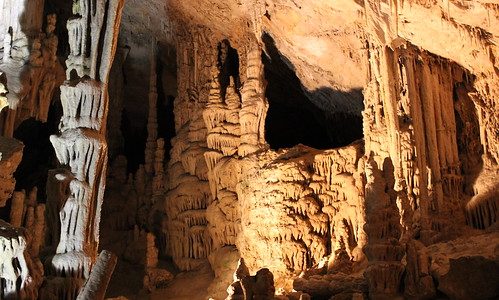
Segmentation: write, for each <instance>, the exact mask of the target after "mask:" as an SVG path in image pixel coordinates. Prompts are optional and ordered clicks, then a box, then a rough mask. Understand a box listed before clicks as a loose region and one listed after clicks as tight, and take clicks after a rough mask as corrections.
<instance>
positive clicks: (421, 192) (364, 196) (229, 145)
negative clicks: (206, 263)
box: [165, 1, 498, 296]
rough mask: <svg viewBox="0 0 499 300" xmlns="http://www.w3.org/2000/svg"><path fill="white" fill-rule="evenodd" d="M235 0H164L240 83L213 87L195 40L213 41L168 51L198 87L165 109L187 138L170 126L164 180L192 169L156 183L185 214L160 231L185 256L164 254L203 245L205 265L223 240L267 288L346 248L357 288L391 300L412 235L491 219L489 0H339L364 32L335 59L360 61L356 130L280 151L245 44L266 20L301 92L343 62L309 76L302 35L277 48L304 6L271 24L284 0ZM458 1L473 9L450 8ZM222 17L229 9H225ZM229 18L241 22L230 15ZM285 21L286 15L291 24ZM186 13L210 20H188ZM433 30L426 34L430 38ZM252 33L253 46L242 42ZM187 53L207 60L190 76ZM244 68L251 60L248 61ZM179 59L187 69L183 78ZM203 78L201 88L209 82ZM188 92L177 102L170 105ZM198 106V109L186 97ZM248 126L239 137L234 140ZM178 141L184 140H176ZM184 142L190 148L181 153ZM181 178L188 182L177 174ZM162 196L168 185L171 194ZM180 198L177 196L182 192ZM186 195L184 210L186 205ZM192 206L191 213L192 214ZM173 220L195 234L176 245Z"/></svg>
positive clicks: (455, 231) (493, 80)
mask: <svg viewBox="0 0 499 300" xmlns="http://www.w3.org/2000/svg"><path fill="white" fill-rule="evenodd" d="M244 5H245V4H242V7H239V8H238V9H234V8H233V7H231V4H226V5H225V6H222V7H219V8H220V10H218V11H217V13H216V14H215V15H213V12H209V11H206V10H205V8H206V7H205V6H203V5H202V4H201V5H199V6H197V7H191V6H190V5H189V4H187V3H182V4H178V5H172V8H171V9H172V11H173V12H175V13H177V14H178V15H181V16H184V15H187V16H189V17H192V18H193V19H194V21H185V19H183V20H182V19H181V20H180V23H181V24H183V25H184V26H185V24H187V23H188V24H191V22H192V23H194V24H197V26H193V27H194V28H196V29H195V30H194V29H192V28H189V27H187V28H189V29H187V31H188V32H189V33H188V35H189V36H193V35H198V34H199V31H198V30H199V28H204V29H203V30H206V31H207V32H209V33H208V34H209V36H210V37H219V38H218V42H220V41H222V40H224V39H228V41H230V44H231V46H232V47H233V48H234V49H236V50H237V51H238V54H239V61H240V62H241V63H240V72H239V75H240V76H241V78H232V82H231V84H230V85H229V86H228V87H227V90H226V91H224V87H221V84H220V82H218V80H217V79H218V78H219V76H218V73H219V72H222V71H223V70H222V69H221V68H220V66H219V68H214V66H215V63H214V62H213V61H215V59H216V55H217V54H216V53H215V52H216V50H217V49H216V45H215V41H217V39H216V38H212V39H211V40H212V44H211V45H210V46H207V47H211V50H197V49H199V48H201V47H199V44H197V43H193V44H192V45H191V46H190V48H189V51H185V50H184V51H181V52H179V55H178V57H179V58H180V59H181V60H182V61H183V62H186V61H187V62H188V63H183V64H182V61H181V62H179V65H178V74H181V75H179V77H178V82H179V83H181V84H182V82H194V85H196V83H195V82H196V81H197V82H199V79H196V78H200V77H202V76H205V77H203V78H205V79H204V80H203V81H202V82H204V83H198V84H197V86H198V87H197V88H192V87H191V89H190V90H189V89H186V90H183V89H182V88H180V89H179V98H177V100H178V99H180V102H176V104H175V110H176V123H177V124H189V132H190V133H191V135H190V136H189V137H188V138H185V135H186V133H184V131H183V130H186V129H181V130H180V131H178V126H177V133H178V135H177V137H176V138H175V139H174V141H173V145H174V146H173V147H174V149H180V148H181V149H185V150H183V152H184V153H183V154H179V153H180V152H172V157H179V156H180V157H184V158H183V159H182V158H180V159H179V160H181V161H183V162H184V163H183V164H182V167H180V166H181V164H180V163H176V164H172V163H170V166H169V168H170V170H171V172H170V175H169V176H170V178H179V176H178V174H180V173H184V174H185V173H186V170H187V169H190V171H189V173H190V174H191V176H192V175H196V176H195V177H196V178H193V177H190V176H189V178H190V179H189V185H188V186H189V188H188V187H187V186H185V187H182V188H178V186H179V185H178V183H177V184H174V185H173V186H177V188H174V189H172V188H171V186H170V189H172V191H173V192H170V193H169V194H168V195H167V197H166V202H165V206H166V211H167V215H174V216H176V215H180V213H179V212H180V210H178V208H177V207H179V206H182V205H185V206H184V209H187V211H189V210H190V212H188V213H186V214H184V215H185V216H187V215H190V216H189V217H186V219H185V222H183V223H182V224H183V225H182V226H183V228H184V229H181V230H180V229H179V228H176V229H174V230H173V232H178V233H179V235H180V236H182V237H181V238H180V239H181V240H183V242H182V243H178V244H177V241H180V240H179V238H177V239H175V238H174V236H173V235H175V234H174V233H172V232H171V229H173V227H170V229H169V231H168V234H169V235H170V239H169V243H171V244H174V245H175V247H181V249H185V251H187V252H184V253H183V254H182V252H181V251H178V250H177V252H176V254H174V257H189V258H190V259H192V258H194V257H196V259H203V258H206V257H210V255H211V258H210V261H216V259H215V258H213V257H214V256H216V255H219V254H218V253H226V252H224V251H223V250H222V249H223V248H224V247H233V246H236V248H235V249H237V251H238V252H239V255H241V257H243V258H244V259H245V262H246V264H247V265H248V267H249V268H250V270H252V271H255V272H256V271H257V270H258V269H259V268H261V267H269V268H270V269H271V271H272V272H274V274H275V276H276V285H277V286H281V287H287V288H290V281H289V280H288V281H287V279H289V278H292V277H293V276H297V275H298V274H299V273H300V272H301V271H303V270H305V269H310V268H312V267H314V266H317V265H321V263H320V262H321V258H323V257H329V262H328V264H327V265H328V267H329V269H331V270H333V269H334V268H335V265H336V266H338V264H339V263H340V261H341V257H342V255H343V254H344V253H346V255H347V257H349V259H350V260H351V261H352V262H353V263H354V265H356V266H357V267H359V268H361V269H364V270H366V280H367V282H368V285H369V288H370V293H372V294H373V295H376V294H379V295H392V296H393V295H396V294H398V293H400V292H401V290H400V286H401V284H403V276H404V274H405V273H404V270H405V266H404V265H403V262H402V257H403V256H404V255H405V253H406V252H405V251H406V250H405V247H406V245H408V244H410V243H411V241H413V240H417V241H421V242H423V243H424V244H432V243H435V242H439V241H445V240H448V239H451V238H454V237H456V236H457V235H459V234H460V233H461V232H462V230H463V229H464V228H466V226H467V225H468V226H470V227H474V228H486V227H488V226H490V225H491V224H493V223H494V222H495V221H494V220H497V209H496V208H497V204H496V202H495V201H496V200H494V199H496V198H495V196H494V195H496V191H497V181H496V180H495V179H494V178H495V177H496V174H497V171H498V168H497V158H496V157H497V150H496V149H495V146H494V145H496V144H495V139H496V137H497V134H494V132H495V131H494V130H495V129H493V128H495V124H496V122H497V111H496V110H495V109H494V107H496V106H497V104H496V100H495V99H496V98H497V96H496V94H495V90H494V88H493V86H495V85H496V84H497V75H496V72H497V66H496V64H497V62H496V59H495V55H494V53H496V51H497V50H496V47H495V46H494V45H493V43H492V42H491V41H492V40H493V39H494V28H493V24H495V22H496V21H497V19H494V18H489V17H487V18H489V19H486V20H485V15H484V13H485V11H487V10H492V11H496V8H494V7H493V5H492V6H491V5H489V4H487V3H482V2H480V3H475V4H470V5H469V6H465V7H461V6H459V5H458V4H457V3H454V2H452V1H450V2H449V5H448V7H447V8H445V6H444V5H442V4H441V3H426V2H425V3H419V2H413V1H409V2H408V1H395V2H393V1H392V2H386V1H366V2H364V3H363V4H359V6H358V7H357V6H356V5H353V7H355V8H356V9H353V8H352V6H344V7H342V9H343V10H345V9H347V8H352V11H354V12H355V14H354V15H355V16H356V18H360V19H364V20H366V22H367V23H366V24H367V27H366V28H365V30H363V32H362V34H359V37H360V40H361V41H364V43H365V44H364V46H361V45H359V46H358V47H359V48H362V49H361V51H359V52H358V54H359V55H360V56H359V59H358V60H357V59H355V58H354V59H352V57H350V60H349V61H350V63H352V61H353V62H358V64H359V66H360V67H357V68H355V71H356V72H355V75H356V78H355V80H353V81H355V82H356V83H358V86H361V87H363V88H364V91H363V94H364V107H365V109H364V111H363V113H362V115H363V132H364V140H363V141H360V142H358V143H354V144H352V145H350V146H346V147H343V148H340V149H335V150H325V151H318V150H313V149H310V148H307V147H292V148H291V149H285V150H281V151H275V150H270V149H269V148H268V146H267V145H266V142H265V140H264V139H262V137H264V132H265V127H264V126H261V125H262V123H261V120H265V117H266V111H267V108H266V107H267V105H268V104H267V101H266V99H265V96H264V93H263V94H262V92H263V91H264V88H265V84H266V83H265V80H264V78H263V77H262V74H261V68H262V66H261V60H260V59H259V58H257V54H256V53H257V52H258V51H256V50H254V48H255V47H257V48H258V47H262V49H263V50H264V51H265V47H264V45H263V44H264V43H263V42H261V40H260V39H261V37H262V33H263V32H267V31H268V32H269V33H270V34H271V35H272V37H273V38H275V41H276V45H277V47H278V48H279V50H280V51H281V55H283V56H286V57H287V58H288V59H289V60H290V61H291V62H292V63H293V65H294V66H295V68H296V69H295V70H296V74H297V75H298V77H299V78H300V79H301V80H302V82H303V85H304V87H310V86H315V87H317V82H318V81H314V72H321V71H324V68H332V69H334V70H335V72H333V73H335V74H345V72H351V70H348V71H345V69H348V68H345V66H341V68H338V66H335V65H334V62H331V60H329V61H327V62H325V63H324V64H319V65H320V67H319V69H320V68H322V70H317V68H313V69H314V70H313V71H312V70H311V69H310V68H309V67H307V66H306V65H304V64H303V61H300V59H298V58H297V56H299V55H302V54H303V53H304V52H303V51H304V50H303V48H302V47H306V45H307V43H306V42H304V43H302V42H300V43H294V44H293V43H290V39H292V38H296V36H290V35H293V34H294V33H295V32H294V31H293V30H294V29H293V28H298V26H297V25H296V24H297V23H299V22H301V18H305V17H303V15H305V16H306V15H307V12H308V9H310V7H313V6H314V4H311V5H310V6H308V7H307V5H305V4H303V7H300V8H299V9H302V8H303V11H302V12H303V15H302V16H301V17H300V16H297V15H293V14H291V15H290V14H289V13H290V11H292V10H294V9H298V8H293V7H289V6H286V7H285V9H284V11H286V12H287V13H288V15H286V18H285V19H284V17H282V18H279V14H280V12H279V11H278V9H277V8H278V7H279V8H283V7H284V6H285V5H283V6H280V4H279V3H274V4H273V5H268V9H263V8H261V7H260V6H258V3H256V6H255V8H252V9H249V11H251V12H252V13H254V14H258V13H259V12H260V13H261V18H258V17H257V18H254V17H253V15H252V17H250V18H246V17H245V15H244V12H245V11H246V10H245V9H246V8H245V7H244ZM290 6H293V5H290ZM297 6H299V5H298V4H297ZM259 9H260V10H259ZM273 9H275V10H273ZM446 9H447V10H446ZM463 11H473V12H476V13H477V14H479V16H476V17H473V18H469V19H464V17H463ZM229 12H233V13H235V15H236V16H237V17H234V18H227V17H226V16H227V14H228V13H229ZM439 13H440V14H442V15H443V16H444V17H443V19H442V20H440V17H438V19H437V15H438V14H439ZM275 15H277V16H275ZM319 15H320V16H322V14H319ZM423 15H424V16H425V17H426V18H428V20H429V21H428V22H427V23H425V24H422V23H421V20H423V19H424V18H423V17H421V16H423ZM290 16H291V17H290ZM418 16H419V17H418ZM239 17H240V18H239ZM480 18H481V19H480ZM241 19H244V20H246V21H247V25H248V26H238V24H239V22H241ZM492 19H494V20H492ZM290 20H292V21H294V22H296V23H295V24H289V22H291V21H290ZM356 20H357V19H356ZM437 20H438V22H440V23H438V25H437V24H436V23H437ZM283 23H286V24H283ZM200 24H201V25H204V26H206V27H209V28H210V29H206V27H203V26H202V27H199V25H200ZM226 24H232V26H230V28H232V29H233V30H232V31H231V32H228V31H227V30H226V29H225V28H226V27H224V26H223V25H226ZM442 24H443V25H442ZM329 25H331V24H330V23H329ZM294 26H296V27H294ZM322 26H326V25H322ZM352 26H353V25H352ZM439 26H443V28H444V29H442V27H439ZM472 26H475V27H472ZM353 27H355V26H353ZM311 28H314V27H313V26H312V27H311ZM287 29H290V30H287ZM309 30H310V29H309ZM343 30H344V32H342V33H341V34H338V35H337V36H336V37H332V38H331V39H332V40H334V39H335V38H337V39H342V41H343V42H344V43H348V42H349V40H348V39H349V38H351V37H350V36H348V37H347V38H345V36H343V35H342V34H345V33H350V34H351V31H349V30H353V29H352V28H350V27H349V28H347V29H345V28H343ZM192 32H196V33H195V34H193V33H192ZM485 32H487V33H485ZM203 34H207V33H203ZM432 35H433V36H434V37H433V38H431V39H430V38H428V36H432ZM255 36H256V38H255ZM329 37H330V36H329ZM433 39H437V40H438V42H437V43H433V44H431V43H429V41H431V40H433ZM255 42H256V43H255ZM253 43H255V45H258V44H260V45H262V46H252V45H253ZM444 43H445V46H444ZM290 44H293V51H294V52H295V53H293V54H291V51H290V48H289V47H290ZM350 46H351V45H350ZM182 47H184V46H182ZM252 48H253V50H252ZM318 48H319V49H320V47H318ZM178 49H179V48H178ZM178 49H177V50H178ZM180 49H182V48H180ZM325 49H328V50H331V51H332V49H331V48H328V47H325ZM449 49H466V50H465V51H457V50H456V51H452V50H449ZM204 51H206V52H204ZM181 53H184V54H181ZM331 53H333V52H331ZM363 59H365V61H366V63H365V64H363V63H362V61H363ZM198 60H204V61H205V66H204V67H202V68H201V69H200V70H199V71H196V70H197V68H199V65H198ZM206 61H212V63H206ZM258 68H260V71H258V72H257V71H255V70H256V69H258ZM185 69H189V70H190V71H189V73H188V74H186V73H187V72H186V71H185ZM364 70H365V73H364ZM325 73H327V72H325ZM200 74H205V75H200ZM209 74H211V77H210V75H209ZM258 74H259V75H258ZM322 74H324V73H322ZM347 74H350V73H347ZM355 75H352V76H353V77H355ZM364 76H366V77H364ZM333 77H334V75H333ZM186 78H189V79H188V80H186ZM347 78H349V77H348V76H345V77H344V78H343V80H347ZM350 78H351V77H350ZM365 78H367V79H365ZM315 79H317V78H315ZM327 79H328V80H329V82H328V84H327V86H329V87H332V88H333V89H339V90H342V89H344V88H345V87H348V88H353V87H355V86H357V85H356V84H352V81H350V82H349V83H350V84H346V83H345V81H342V79H338V78H334V79H332V77H327ZM364 80H367V83H366V84H365V85H364V84H363V83H362V82H363V81H364ZM239 82H240V86H241V88H240V89H238V88H237V86H238V84H239ZM252 82H255V83H256V85H257V86H258V89H256V91H258V92H257V94H258V96H257V97H256V98H255V102H256V103H258V104H257V106H260V107H259V108H257V107H254V108H253V111H252V112H251V115H252V118H255V119H254V120H251V121H249V119H245V118H246V116H247V113H246V109H245V107H246V106H245V105H246V103H248V101H247V99H245V92H246V91H248V89H247V87H248V84H251V83H252ZM201 86H203V87H204V88H205V89H208V88H207V87H208V86H211V88H210V89H209V93H208V91H207V90H206V91H203V88H201ZM319 86H320V84H319ZM199 89H201V92H198V91H199ZM188 97H191V98H190V99H191V102H190V103H189V104H188V102H186V101H185V100H183V99H187V98H188ZM463 99H467V100H463ZM177 100H176V101H177ZM312 100H313V99H312ZM329 101H333V102H334V101H340V102H339V103H342V104H341V105H348V104H345V103H350V105H354V103H355V101H354V100H353V99H352V98H348V97H345V98H342V99H341V100H338V99H330V100H329ZM341 101H343V102H341ZM463 101H466V103H468V104H466V108H463V105H464V104H460V103H461V102H463ZM198 102H201V103H205V105H197V104H196V103H198ZM460 105H461V108H460ZM333 107H334V105H333ZM198 114H202V115H203V117H204V123H200V124H199V125H194V124H197V122H200V121H199V119H198V118H199V115H198ZM186 115H190V116H191V117H190V118H189V119H190V122H186V121H182V120H185V119H184V118H185V117H184V116H186ZM179 119H180V120H179ZM464 119H465V120H466V121H463V120H464ZM257 124H258V125H257ZM193 126H196V127H193ZM251 127H253V129H251V134H249V135H245V130H247V129H248V128H251ZM200 129H202V131H200ZM186 131H187V130H186ZM193 131H194V132H195V133H194V132H193ZM201 132H202V133H201ZM478 132H480V141H479V143H480V144H481V148H482V149H481V150H480V149H479V148H480V147H478V145H477V143H478V140H477V139H476V138H472V137H471V136H472V135H473V134H476V133H478ZM179 133H180V134H179ZM182 137H184V138H182ZM189 138H190V139H194V140H195V142H193V141H191V142H188V139H189ZM462 140H466V141H468V142H467V145H468V146H469V147H474V149H476V150H477V151H476V152H474V154H471V153H469V152H466V151H465V150H463V149H464V148H463V146H462V143H463V142H462ZM247 141H250V142H249V143H247ZM245 143H247V144H249V145H245ZM180 145H182V146H180ZM194 145H199V146H195V147H196V148H193V147H194ZM194 149H195V150H194ZM246 149H250V150H246ZM177 151H179V150H177ZM194 151H196V152H195V153H196V154H194ZM331 151H333V152H331ZM482 152H483V155H482ZM187 153H192V154H189V155H187ZM203 156H204V158H205V159H206V160H205V161H203V160H202V157H203ZM187 157H189V159H190V162H188V161H187ZM173 161H175V160H173ZM471 161H472V162H474V164H478V165H481V164H483V168H479V167H478V168H470V167H469V165H470V162H471ZM466 165H467V166H468V167H464V166H466ZM201 170H202V171H201ZM196 173H197V174H196ZM183 178H185V180H186V181H187V177H185V176H184V177H183ZM201 182H202V183H201ZM180 190H183V191H184V192H183V193H180V192H179V191H180ZM192 193H194V194H195V195H197V196H194V195H193V194H192ZM172 195H175V196H174V197H173V198H171V197H172ZM184 196H188V198H187V197H186V198H185V199H184V200H181V199H182V198H181V197H184ZM173 199H175V200H173ZM194 199H196V201H197V202H198V204H197V205H196V206H193V205H192V204H191V203H192V201H193V200H194ZM171 207H175V209H176V210H175V211H172V210H171V209H172V208H171ZM195 213H196V214H198V215H197V216H194V214H195ZM179 224H180V222H179ZM184 224H191V225H188V226H187V227H189V226H190V227H191V228H196V229H198V230H199V231H198V234H199V236H197V237H196V238H194V237H193V238H192V239H191V240H190V241H189V242H188V241H187V239H186V238H185V235H184V233H185V232H187V231H186V227H185V226H186V225H184ZM194 224H196V225H194ZM295 228H299V230H297V231H295V230H294V229H295ZM465 231H466V230H465ZM192 232H193V231H192ZM201 232H203V233H202V234H201ZM466 232H467V231H466ZM199 241H203V247H202V248H201V250H198V251H196V250H194V251H192V252H190V251H191V250H189V249H195V248H196V247H195V246H194V245H195V244H196V243H198V242H199ZM180 245H183V246H180ZM226 249H228V248H226ZM230 249H234V248H230ZM186 253H189V254H188V255H186ZM193 253H195V254H193ZM210 253H211V254H210ZM366 262H367V264H365V263H366ZM322 265H324V263H322ZM362 266H363V267H362ZM183 268H185V269H189V268H191V267H190V266H189V267H186V266H184V267H183ZM414 276H416V277H417V276H420V277H417V278H423V277H424V276H427V275H424V274H423V275H421V274H415V275H414ZM426 279H427V278H426ZM426 279H425V280H426ZM428 289H429V290H431V289H432V288H431V287H428ZM412 292H413V293H423V292H424V291H421V290H419V291H412ZM425 292H428V291H425Z"/></svg>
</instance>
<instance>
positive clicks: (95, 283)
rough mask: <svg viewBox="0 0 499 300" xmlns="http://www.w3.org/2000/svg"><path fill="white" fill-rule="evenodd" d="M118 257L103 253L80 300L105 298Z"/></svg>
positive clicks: (81, 292)
mask: <svg viewBox="0 0 499 300" xmlns="http://www.w3.org/2000/svg"><path fill="white" fill-rule="evenodd" d="M116 261H117V257H116V255H114V254H112V253H111V252H108V251H106V250H104V251H102V252H101V253H100V254H99V257H98V258H97V262H96V263H95V266H94V267H93V269H92V272H91V273H90V276H89V278H88V279H87V281H86V282H85V284H84V285H83V287H82V289H81V291H80V293H79V294H78V297H76V299H78V300H90V299H92V300H93V299H95V300H102V299H104V298H105V295H106V289H107V285H108V284H109V281H110V280H111V275H112V274H113V271H114V267H115V266H116Z"/></svg>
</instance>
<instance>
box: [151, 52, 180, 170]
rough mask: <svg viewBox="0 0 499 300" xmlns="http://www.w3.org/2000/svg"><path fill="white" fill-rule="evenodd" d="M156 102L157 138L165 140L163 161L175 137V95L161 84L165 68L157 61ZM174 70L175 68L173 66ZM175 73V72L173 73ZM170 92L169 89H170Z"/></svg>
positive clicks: (168, 157)
mask: <svg viewBox="0 0 499 300" xmlns="http://www.w3.org/2000/svg"><path fill="white" fill-rule="evenodd" d="M157 65H158V72H157V74H158V83H160V84H158V89H157V90H158V102H157V108H156V114H157V119H158V139H159V138H162V139H164V141H165V161H167V160H169V159H170V150H171V148H172V144H171V139H172V138H173V137H175V134H176V132H175V115H174V114H173V109H174V101H175V97H174V96H173V95H170V94H168V92H169V91H167V90H166V88H165V87H164V86H163V84H161V83H162V78H161V77H162V74H163V71H164V69H165V68H166V67H165V66H164V65H163V64H161V63H159V62H158V64H157ZM174 70H175V71H176V68H174ZM175 75H176V74H175ZM170 92H171V91H170Z"/></svg>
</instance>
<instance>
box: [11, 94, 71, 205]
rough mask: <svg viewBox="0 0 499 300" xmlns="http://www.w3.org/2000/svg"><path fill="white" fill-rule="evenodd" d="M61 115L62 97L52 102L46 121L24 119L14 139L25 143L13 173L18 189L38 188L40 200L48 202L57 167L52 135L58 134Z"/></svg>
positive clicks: (15, 132) (15, 131)
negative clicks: (51, 178)
mask: <svg viewBox="0 0 499 300" xmlns="http://www.w3.org/2000/svg"><path fill="white" fill-rule="evenodd" d="M61 116H62V106H61V102H60V100H59V99H57V101H54V102H53V103H52V104H51V105H50V109H49V114H48V119H47V122H46V123H43V122H41V121H38V120H36V119H34V118H29V119H27V120H24V121H23V122H22V123H21V124H20V125H19V126H18V127H17V128H16V129H15V130H14V138H16V139H18V140H20V141H21V142H23V144H24V151H23V157H22V160H21V163H20V164H19V167H18V168H17V170H16V171H15V172H14V178H15V179H16V190H22V189H24V190H25V191H26V192H29V191H31V190H32V189H33V188H34V187H37V189H38V195H37V198H38V201H39V202H45V199H46V193H45V190H46V188H45V185H46V183H47V175H48V171H49V170H50V169H53V168H55V167H56V166H57V160H56V157H55V151H54V148H53V147H52V144H51V143H50V139H49V137H50V136H51V135H53V134H57V133H58V131H59V129H58V124H59V120H60V119H61Z"/></svg>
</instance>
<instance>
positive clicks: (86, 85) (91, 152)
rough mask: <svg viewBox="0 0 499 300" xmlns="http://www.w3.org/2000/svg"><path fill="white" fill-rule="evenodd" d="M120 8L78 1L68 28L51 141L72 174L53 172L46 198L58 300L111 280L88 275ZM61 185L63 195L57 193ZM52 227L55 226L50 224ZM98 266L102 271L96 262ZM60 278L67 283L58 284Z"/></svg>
mask: <svg viewBox="0 0 499 300" xmlns="http://www.w3.org/2000/svg"><path fill="white" fill-rule="evenodd" d="M122 8H123V1H119V0H117V1H98V2H90V1H77V2H74V3H73V14H74V15H75V17H74V18H72V19H71V20H69V21H68V24H67V27H68V31H69V41H70V49H71V51H70V56H69V57H68V59H67V61H66V65H67V67H68V69H67V71H66V74H67V78H66V79H67V80H66V81H65V83H64V84H63V86H62V87H61V103H62V106H63V117H62V118H61V123H60V130H61V133H60V134H59V135H57V136H56V135H54V136H51V138H50V141H51V143H52V145H53V146H54V149H55V152H56V155H57V158H58V160H59V162H60V163H61V165H64V166H67V168H69V171H70V172H68V171H64V172H58V171H55V172H53V173H51V176H54V177H53V179H49V186H48V188H49V193H48V195H47V196H48V197H47V198H48V199H47V202H48V203H49V205H50V206H51V207H52V209H51V210H52V215H53V216H54V210H55V211H58V214H59V219H60V227H59V228H58V230H57V231H56V230H54V231H56V232H59V233H60V237H55V239H57V240H58V242H57V247H56V248H55V249H54V250H55V253H54V255H53V257H52V258H51V262H50V265H49V266H47V268H48V269H49V270H50V272H51V273H52V274H54V275H55V276H54V278H50V279H49V280H50V281H51V284H54V285H55V286H57V285H60V283H63V284H64V285H62V286H59V287H58V288H56V289H57V291H56V295H55V296H56V297H71V298H73V297H74V296H75V295H76V294H78V290H79V289H80V288H81V284H83V281H84V280H85V279H86V280H87V285H86V286H85V287H84V289H83V291H82V293H83V294H82V295H83V296H82V297H83V299H87V298H88V297H90V296H88V295H89V293H90V291H93V290H94V289H97V287H92V286H90V287H89V286H88V285H97V284H100V283H99V280H109V279H108V278H107V279H106V278H105V277H103V278H100V277H99V276H98V275H95V276H97V277H95V276H92V275H91V274H92V272H91V270H92V267H93V265H94V264H95V263H96V259H97V249H98V243H99V223H100V213H101V207H102V201H103V197H104V189H105V179H106V178H105V174H106V167H107V144H106V141H105V132H106V130H105V129H106V128H105V124H106V116H107V109H108V103H107V102H108V94H107V82H108V75H109V69H110V67H111V63H112V60H113V56H114V51H115V48H116V40H117V34H118V33H117V29H118V28H119V24H120V19H121V18H120V14H121V10H122ZM49 34H50V33H49ZM87 44H89V45H90V47H87ZM89 50H90V51H89ZM72 70H76V74H77V76H78V78H75V77H74V76H73V75H72V72H71V71H72ZM83 76H88V77H85V78H84V77H83ZM52 186H53V187H52ZM62 186H64V187H65V190H66V191H65V192H64V193H60V191H61V190H60V187H62ZM58 189H59V191H58ZM51 190H52V191H53V192H50V191H51ZM52 226H53V227H57V226H58V225H57V224H56V223H55V222H54V221H52ZM101 263H103V262H101ZM98 267H99V268H104V266H100V265H99V263H98ZM101 272H102V271H98V273H101ZM107 276H109V274H108V275H107ZM64 278H65V279H66V280H67V281H68V282H70V284H65V283H64V281H61V279H64ZM106 285H107V284H104V290H105V286H106ZM52 289H53V287H52ZM89 289H90V291H89ZM98 289H101V287H99V288H98ZM100 293H101V294H102V293H103V292H102V291H100ZM63 295H64V296H63ZM101 297H103V295H101Z"/></svg>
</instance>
